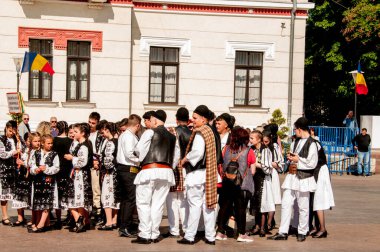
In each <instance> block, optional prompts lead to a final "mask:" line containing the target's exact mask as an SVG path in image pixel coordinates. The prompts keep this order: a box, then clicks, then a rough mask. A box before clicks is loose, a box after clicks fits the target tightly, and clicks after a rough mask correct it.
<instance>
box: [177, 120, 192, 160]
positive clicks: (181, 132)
mask: <svg viewBox="0 0 380 252" xmlns="http://www.w3.org/2000/svg"><path fill="white" fill-rule="evenodd" d="M175 131H176V132H177V138H178V142H179V148H180V149H181V159H182V158H184V157H185V154H186V147H187V145H188V144H189V140H190V136H191V130H190V129H189V128H188V127H186V126H183V125H179V126H177V127H176V128H175Z"/></svg>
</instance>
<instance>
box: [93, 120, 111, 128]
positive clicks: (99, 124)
mask: <svg viewBox="0 0 380 252" xmlns="http://www.w3.org/2000/svg"><path fill="white" fill-rule="evenodd" d="M106 123H108V121H107V120H104V119H103V120H101V121H99V123H98V124H97V125H96V130H101V129H103V128H104V125H105V124H106Z"/></svg>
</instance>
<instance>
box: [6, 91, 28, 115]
mask: <svg viewBox="0 0 380 252" xmlns="http://www.w3.org/2000/svg"><path fill="white" fill-rule="evenodd" d="M7 100H8V110H9V113H10V114H20V113H24V107H23V101H22V97H21V93H20V92H19V93H7Z"/></svg>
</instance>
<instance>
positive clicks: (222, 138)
mask: <svg viewBox="0 0 380 252" xmlns="http://www.w3.org/2000/svg"><path fill="white" fill-rule="evenodd" d="M229 135H230V133H229V132H227V133H226V134H224V136H223V137H221V138H220V143H221V148H222V150H223V148H224V146H226V144H227V141H228V136H229Z"/></svg>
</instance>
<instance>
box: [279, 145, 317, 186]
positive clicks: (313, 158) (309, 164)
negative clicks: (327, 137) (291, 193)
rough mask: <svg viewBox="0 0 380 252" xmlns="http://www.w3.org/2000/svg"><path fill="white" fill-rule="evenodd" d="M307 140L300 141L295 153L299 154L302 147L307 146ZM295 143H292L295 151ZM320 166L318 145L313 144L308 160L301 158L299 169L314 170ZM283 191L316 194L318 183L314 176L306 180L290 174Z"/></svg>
mask: <svg viewBox="0 0 380 252" xmlns="http://www.w3.org/2000/svg"><path fill="white" fill-rule="evenodd" d="M306 141H307V138H302V139H301V140H299V142H298V145H297V148H296V150H295V151H294V152H295V153H297V154H299V152H300V151H301V150H302V147H303V146H304V145H305V143H306ZM293 146H294V142H293V143H292V145H291V147H290V149H291V150H293V149H294V147H293ZM317 164H318V148H317V145H316V144H312V145H311V146H310V148H309V154H308V156H307V158H303V157H299V160H298V163H297V168H298V169H301V170H312V169H314V168H315V167H316V166H317ZM282 188H283V189H291V190H296V191H300V192H315V190H316V189H317V183H316V182H315V179H314V176H312V177H310V178H305V179H299V178H298V177H297V174H288V175H286V177H285V180H284V183H283V184H282Z"/></svg>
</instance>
